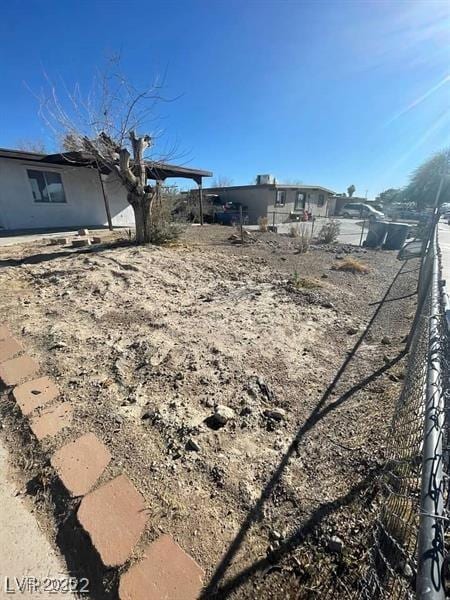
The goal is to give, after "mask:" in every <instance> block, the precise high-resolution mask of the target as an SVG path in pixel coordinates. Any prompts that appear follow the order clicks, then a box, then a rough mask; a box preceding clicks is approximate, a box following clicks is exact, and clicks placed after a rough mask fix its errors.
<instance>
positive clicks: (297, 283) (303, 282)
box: [289, 271, 322, 290]
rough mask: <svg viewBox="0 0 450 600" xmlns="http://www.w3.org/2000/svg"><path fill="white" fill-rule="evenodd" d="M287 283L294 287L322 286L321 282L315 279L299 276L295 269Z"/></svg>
mask: <svg viewBox="0 0 450 600" xmlns="http://www.w3.org/2000/svg"><path fill="white" fill-rule="evenodd" d="M289 283H290V284H291V285H292V286H293V287H295V288H296V289H298V290H299V289H301V288H303V289H306V290H315V289H317V288H320V287H322V286H321V284H320V283H319V282H318V281H316V280H315V279H308V278H307V277H300V275H299V274H298V272H297V271H294V273H293V275H292V276H291V278H290V279H289Z"/></svg>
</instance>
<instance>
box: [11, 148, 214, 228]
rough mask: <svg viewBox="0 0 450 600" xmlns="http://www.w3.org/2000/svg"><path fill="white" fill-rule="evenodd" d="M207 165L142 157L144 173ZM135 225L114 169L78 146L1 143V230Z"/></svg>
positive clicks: (197, 176)
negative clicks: (48, 150) (59, 149)
mask: <svg viewBox="0 0 450 600" xmlns="http://www.w3.org/2000/svg"><path fill="white" fill-rule="evenodd" d="M211 175H212V173H210V172H209V171H200V170H198V169H189V168H186V167H178V166H175V165H169V164H166V163H154V162H153V163H152V162H148V163H147V176H148V179H151V180H154V181H156V182H157V183H158V184H159V183H162V182H164V181H165V180H166V179H167V178H169V177H177V178H178V177H181V178H187V179H192V180H194V181H195V182H196V183H197V184H198V185H199V187H200V189H201V185H202V180H203V178H204V177H210V176H211ZM108 225H109V226H131V225H134V214H133V209H132V208H131V206H130V205H129V204H128V202H127V198H126V191H125V188H124V187H123V185H122V183H121V182H120V180H119V179H118V177H117V175H115V174H114V173H110V172H109V173H108V172H106V171H105V170H99V169H98V167H97V164H96V163H95V161H94V160H93V159H92V157H91V156H89V155H87V154H84V153H81V152H66V153H61V154H51V155H46V154H37V153H35V152H21V151H18V150H8V149H0V232H2V231H4V232H5V231H15V230H40V229H42V230H50V229H65V228H67V229H69V228H78V227H92V228H94V227H103V226H108Z"/></svg>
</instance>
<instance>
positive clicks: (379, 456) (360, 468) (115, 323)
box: [0, 226, 417, 599]
mask: <svg viewBox="0 0 450 600" xmlns="http://www.w3.org/2000/svg"><path fill="white" fill-rule="evenodd" d="M230 233H232V231H231V230H230V229H228V228H224V227H219V226H208V227H205V228H203V229H201V228H199V227H191V228H189V229H188V230H187V232H186V234H185V235H184V237H183V239H182V240H181V241H180V243H179V244H177V245H176V246H173V247H167V248H155V247H135V246H130V245H126V244H120V243H116V244H114V243H112V244H105V245H103V246H101V247H97V248H92V249H89V251H87V252H86V251H71V250H70V251H67V250H64V249H56V250H55V247H54V246H51V247H50V246H45V245H43V244H38V243H34V244H28V245H21V246H9V247H6V248H1V249H0V288H1V289H2V295H1V298H0V319H1V321H5V322H7V323H8V324H9V325H10V326H11V328H12V330H14V331H15V332H16V333H17V334H20V335H22V336H23V338H24V340H25V343H26V345H27V347H28V348H29V349H30V351H31V353H32V354H33V355H34V356H35V357H36V358H37V359H38V360H40V362H41V364H42V365H44V369H45V372H46V373H48V374H49V375H52V376H53V377H54V378H55V379H56V380H57V381H58V383H59V385H60V386H61V388H62V390H63V394H64V396H65V397H66V398H67V399H69V400H70V401H71V402H72V403H73V405H74V411H75V418H74V426H73V427H72V428H71V430H70V431H64V432H62V433H61V434H60V435H59V436H58V437H57V438H56V439H52V440H47V441H45V442H44V445H43V452H42V453H40V454H39V455H38V456H36V457H35V458H34V462H33V465H32V467H31V468H30V469H29V473H28V475H27V476H28V477H34V478H35V480H37V481H40V480H42V479H43V478H45V479H46V480H48V479H50V480H51V479H52V477H53V474H52V473H51V470H50V468H49V467H48V465H47V462H46V461H47V460H48V456H49V455H50V454H51V452H52V451H53V450H54V449H55V448H56V447H59V446H60V445H61V444H62V443H63V442H65V441H67V440H69V439H74V438H75V437H76V436H77V434H79V433H82V432H85V431H94V432H95V433H96V434H97V435H98V436H99V437H100V438H101V439H102V440H103V441H104V442H105V443H106V444H107V445H108V446H109V448H110V449H111V452H112V454H113V457H114V460H113V462H112V464H111V465H110V467H108V470H107V471H106V473H105V475H104V479H109V478H110V477H111V476H113V475H114V474H116V473H119V472H125V473H127V475H128V476H129V477H130V478H131V479H132V480H133V482H134V483H135V485H136V486H137V487H138V489H139V490H140V491H141V492H142V493H143V494H144V496H145V498H146V502H147V506H148V509H149V515H150V518H149V525H148V528H147V530H146V532H145V535H144V536H143V539H142V540H141V543H140V545H139V548H138V549H137V551H136V556H138V555H139V552H140V551H141V549H142V547H143V545H144V544H145V543H146V542H148V541H149V540H151V539H154V538H156V537H157V536H158V535H159V534H160V533H161V532H166V533H169V534H171V535H172V536H174V538H175V539H176V540H177V541H178V542H179V543H180V545H181V546H182V547H183V548H184V549H185V550H186V551H187V552H189V553H190V554H191V555H192V556H193V557H194V558H195V559H196V560H197V561H198V563H199V564H200V565H201V566H202V567H203V568H204V569H205V571H206V573H207V584H208V585H207V588H206V590H207V591H206V592H205V597H212V596H213V594H214V593H215V597H218V598H245V599H247V598H248V599H250V598H252V599H253V598H256V597H257V598H261V599H265V598H267V599H269V598H276V599H278V598H279V599H285V598H316V597H319V596H325V597H330V598H331V597H333V598H337V597H339V598H341V597H354V596H355V595H356V593H357V589H358V586H359V585H360V578H361V573H362V571H363V569H364V564H366V562H367V558H364V557H365V556H366V553H367V544H368V540H369V536H370V527H371V523H372V520H373V516H374V514H375V511H376V508H377V503H378V496H377V490H378V487H377V479H376V476H377V474H378V473H379V472H380V469H381V468H382V465H383V460H384V452H385V440H386V434H387V431H388V425H389V421H390V418H391V415H392V411H393V407H394V403H395V400H396V398H397V396H398V393H399V389H400V386H401V378H402V373H403V362H402V360H401V359H400V357H401V352H402V349H403V347H404V344H403V340H404V336H405V334H406V333H407V331H408V328H409V326H410V322H411V318H412V314H413V311H414V302H415V298H414V296H413V295H412V294H413V293H414V289H415V282H416V278H417V269H416V266H417V265H415V266H414V265H412V263H411V262H410V263H409V264H408V265H406V266H405V268H404V270H403V272H402V273H401V274H400V275H398V277H397V279H396V281H395V284H394V286H393V287H392V289H391V290H390V292H389V295H388V301H387V302H386V303H384V304H383V305H380V300H381V299H382V298H383V296H384V294H385V293H386V291H387V290H388V288H389V286H390V284H391V282H392V280H393V279H394V277H395V275H396V274H397V272H398V271H399V269H400V268H401V264H400V263H399V261H397V259H396V256H395V253H393V252H384V251H370V250H362V249H354V248H353V249H352V248H351V247H346V246H342V245H337V246H315V247H311V249H310V250H309V252H308V253H307V254H299V253H298V252H297V241H296V240H295V239H292V238H289V237H287V236H277V235H276V234H270V233H266V234H263V233H259V232H255V233H252V234H251V240H250V241H249V242H248V243H246V244H244V245H240V244H236V243H232V242H230V241H229V240H228V239H227V238H228V236H229V235H230ZM349 253H350V255H351V256H352V257H355V258H356V259H357V260H358V261H360V262H362V263H363V264H364V265H366V266H367V267H368V273H366V274H353V273H349V272H344V271H340V270H338V269H337V267H339V266H340V265H341V264H342V263H343V261H344V260H345V258H346V257H348V255H349ZM373 315H375V317H374V319H373V322H371V323H370V328H369V330H368V331H367V332H366V334H365V335H364V337H363V338H362V339H360V337H361V335H362V334H363V332H364V331H365V328H366V326H367V324H368V323H369V321H370V320H371V318H372V316H373ZM355 346H356V349H355ZM343 363H345V368H344V369H341V370H342V373H341V376H340V378H339V379H338V380H336V381H335V384H334V385H331V384H332V382H333V380H335V378H336V374H337V373H338V371H339V369H340V368H341V366H342V365H343ZM4 419H6V420H9V421H8V422H9V427H8V428H7V431H8V432H9V433H8V434H7V435H6V434H5V433H4V435H5V437H6V442H7V443H9V445H10V447H14V448H13V452H15V454H16V457H17V463H18V464H19V466H20V464H21V462H20V461H21V460H24V459H23V458H21V457H22V456H23V455H22V454H21V453H22V449H21V448H20V447H19V445H18V442H17V439H18V437H17V435H16V431H15V428H16V429H17V431H18V430H19V426H18V425H15V423H17V421H16V420H15V415H14V411H12V412H11V411H10V412H9V413H8V414H6V416H4ZM44 487H45V486H44ZM44 496H45V497H44V499H43V495H42V494H39V493H37V494H36V495H35V497H34V500H35V503H36V506H37V507H38V511H37V512H38V514H41V515H42V519H43V522H45V523H46V527H47V529H48V531H49V535H50V536H51V535H53V534H54V533H55V531H56V528H57V526H58V524H57V523H55V521H54V519H50V518H48V515H47V516H45V511H48V495H44ZM44 500H45V501H44ZM72 508H73V507H72Z"/></svg>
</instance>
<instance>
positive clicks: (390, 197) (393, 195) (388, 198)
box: [376, 188, 404, 204]
mask: <svg viewBox="0 0 450 600" xmlns="http://www.w3.org/2000/svg"><path fill="white" fill-rule="evenodd" d="M403 199H404V196H403V190H402V189H401V188H389V189H387V190H384V192H380V194H378V196H377V197H376V200H377V201H378V202H381V203H383V204H392V202H401V201H402V200H403Z"/></svg>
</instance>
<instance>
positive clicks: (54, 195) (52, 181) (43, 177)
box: [27, 169, 67, 203]
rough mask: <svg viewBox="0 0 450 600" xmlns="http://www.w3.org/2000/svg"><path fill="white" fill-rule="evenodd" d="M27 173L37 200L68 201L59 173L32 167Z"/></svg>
mask: <svg viewBox="0 0 450 600" xmlns="http://www.w3.org/2000/svg"><path fill="white" fill-rule="evenodd" d="M27 173H28V179H29V181H30V184H31V191H32V193H33V198H34V201H35V202H56V203H62V202H67V201H66V194H65V192H64V187H63V183H62V179H61V175H60V174H59V173H55V172H54V171H34V170H32V169H27Z"/></svg>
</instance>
